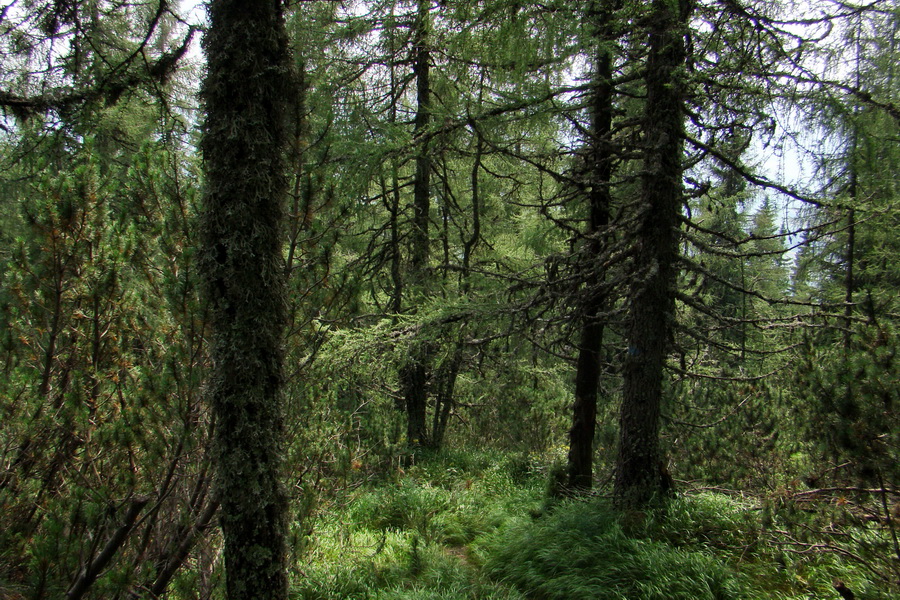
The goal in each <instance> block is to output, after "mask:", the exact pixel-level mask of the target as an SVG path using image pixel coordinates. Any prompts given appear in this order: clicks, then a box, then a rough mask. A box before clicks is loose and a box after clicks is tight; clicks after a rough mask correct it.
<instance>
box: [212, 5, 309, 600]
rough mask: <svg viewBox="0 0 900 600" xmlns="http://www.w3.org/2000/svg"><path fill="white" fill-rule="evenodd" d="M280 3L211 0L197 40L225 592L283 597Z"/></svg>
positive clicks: (283, 60)
mask: <svg viewBox="0 0 900 600" xmlns="http://www.w3.org/2000/svg"><path fill="white" fill-rule="evenodd" d="M281 7H282V3H281V2H277V1H274V0H212V1H211V2H210V3H209V18H210V27H209V30H208V33H207V34H206V36H205V39H204V47H205V50H206V55H207V64H208V68H207V75H206V79H205V81H204V85H203V99H204V101H205V107H206V122H205V127H204V132H203V134H204V135H203V141H202V146H201V147H202V150H203V158H204V168H205V172H206V189H205V194H204V203H205V204H204V207H203V212H202V215H201V236H202V237H201V244H202V246H201V252H200V268H201V274H202V277H203V283H204V287H203V290H204V294H205V300H206V301H207V303H208V304H209V309H210V319H211V325H212V332H213V335H212V340H211V347H210V352H211V356H212V358H213V363H214V366H213V370H212V373H211V376H210V381H209V394H210V397H211V403H212V409H213V414H214V418H215V420H216V428H215V436H214V442H213V448H214V457H215V464H216V471H217V472H216V487H217V497H218V498H219V499H220V501H221V509H220V524H221V527H222V532H223V535H224V540H225V550H224V560H225V571H226V593H227V597H228V598H230V599H232V600H237V599H241V600H251V599H254V598H259V599H263V598H265V599H267V600H278V599H284V598H286V597H287V576H286V568H285V567H286V552H285V537H286V536H285V532H286V523H287V522H286V508H287V502H286V495H285V492H284V490H283V488H282V485H281V482H280V480H279V474H280V471H281V457H282V456H283V416H282V406H281V397H280V394H281V387H282V382H283V378H284V376H283V350H282V341H283V340H282V337H283V332H284V326H285V320H286V308H285V300H284V298H285V270H284V260H283V258H282V242H283V230H284V224H285V223H284V221H285V219H284V206H283V205H284V200H285V197H286V191H287V178H286V167H285V154H286V149H287V139H286V132H287V131H290V129H289V127H288V126H287V116H288V114H289V111H288V102H289V98H290V97H291V94H292V90H291V82H292V75H291V67H290V64H291V63H290V60H289V52H288V44H287V35H286V33H285V26H284V20H283V15H282V10H281Z"/></svg>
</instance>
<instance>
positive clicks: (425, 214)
mask: <svg viewBox="0 0 900 600" xmlns="http://www.w3.org/2000/svg"><path fill="white" fill-rule="evenodd" d="M430 7H431V2H430V0H420V2H419V5H418V14H417V15H416V25H415V33H414V39H413V74H414V75H415V78H416V117H415V123H414V126H413V138H418V137H419V136H420V135H421V134H422V133H424V132H425V130H426V129H427V128H428V125H429V123H430V122H431V83H430V79H429V72H430V68H431V52H430V51H429V49H428V41H429V40H428V29H429V26H428V24H429V19H430V17H429V9H430ZM419 144H420V145H419V146H418V148H417V151H416V172H415V177H414V179H413V226H412V235H411V236H410V239H411V246H412V247H411V250H410V254H411V256H410V265H409V281H410V284H411V285H410V287H411V288H412V289H413V290H416V291H418V292H419V293H422V291H423V288H424V285H425V279H426V277H427V267H428V257H429V246H430V240H429V235H428V225H429V212H430V210H431V189H430V188H431V154H430V152H429V149H428V144H427V143H423V142H419ZM429 354H430V353H429V352H428V350H427V348H426V347H425V345H424V344H423V343H421V342H418V341H414V342H413V344H412V349H411V351H410V356H409V358H408V359H407V363H406V364H405V365H404V366H403V367H402V368H401V369H400V388H401V390H402V393H403V397H404V399H405V404H406V418H407V428H406V430H407V438H406V440H407V444H408V445H410V446H421V445H428V444H429V440H428V425H427V413H428V391H427V389H426V387H425V386H426V383H427V380H428V362H429V360H430V356H429Z"/></svg>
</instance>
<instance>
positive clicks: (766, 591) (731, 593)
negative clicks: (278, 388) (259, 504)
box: [292, 453, 900, 600]
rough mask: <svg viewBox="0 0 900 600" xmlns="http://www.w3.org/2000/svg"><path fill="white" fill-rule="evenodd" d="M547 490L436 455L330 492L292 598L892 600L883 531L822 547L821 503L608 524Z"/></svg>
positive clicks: (526, 470)
mask: <svg viewBox="0 0 900 600" xmlns="http://www.w3.org/2000/svg"><path fill="white" fill-rule="evenodd" d="M548 479H549V476H548V470H547V469H546V468H544V467H541V466H540V465H537V464H530V463H529V461H528V460H527V458H522V457H519V458H509V457H504V458H497V457H496V456H491V455H484V454H474V453H444V454H442V455H441V456H437V457H431V458H428V459H425V460H420V461H419V462H418V463H417V464H415V465H413V466H407V467H403V468H401V467H394V468H393V469H392V472H391V473H390V475H389V476H388V477H384V476H382V477H381V478H379V479H372V480H369V481H367V482H366V483H364V484H362V485H358V486H356V487H354V488H352V489H345V490H344V491H343V492H342V493H340V494H335V495H334V499H333V500H331V501H329V502H322V503H320V504H319V505H318V506H317V508H316V510H315V511H314V513H315V516H314V517H313V518H312V520H311V521H308V525H307V526H308V527H309V525H310V523H311V529H310V530H308V531H307V532H305V534H304V535H303V536H302V539H303V541H302V543H301V544H300V545H301V546H302V547H303V551H302V552H301V553H300V555H299V557H298V561H297V564H298V567H297V570H296V572H295V573H294V577H293V580H294V581H293V586H292V588H293V596H294V597H295V598H297V599H302V600H335V599H348V600H350V599H367V600H387V599H391V600H462V599H468V600H476V599H478V600H480V599H484V600H525V599H528V600H532V599H534V600H557V599H558V600H564V599H565V600H573V599H580V598H585V599H587V598H603V599H622V600H625V599H627V600H644V599H647V600H657V599H658V600H663V599H665V600H678V599H685V600H688V599H690V600H703V599H710V600H712V599H716V600H718V599H732V598H734V599H738V598H741V599H754V598H760V599H762V598H766V599H797V600H799V599H804V600H805V599H810V598H834V599H839V598H841V594H839V592H838V591H837V590H836V588H835V586H836V585H837V586H838V587H841V586H844V589H845V590H846V589H849V590H851V591H852V592H853V593H854V594H855V597H856V598H857V599H866V600H876V599H884V600H887V599H888V598H895V597H898V596H897V595H896V594H897V593H898V591H900V587H898V585H897V584H896V583H892V580H894V581H896V580H895V578H894V577H893V575H896V572H894V573H891V569H895V568H896V564H893V565H892V563H893V562H894V561H893V560H892V557H891V554H892V553H891V540H890V536H887V537H885V532H884V528H883V527H867V525H866V524H865V523H864V522H858V523H854V524H853V525H852V527H851V528H848V527H843V528H841V529H840V531H839V534H836V535H835V536H831V537H829V536H828V535H827V533H828V531H832V532H838V529H837V527H838V525H837V524H836V519H837V517H838V516H839V515H838V514H837V513H835V512H834V510H832V509H833V508H834V506H833V505H834V504H835V503H833V502H832V503H828V506H829V507H831V508H829V509H828V510H826V511H819V512H818V513H815V514H813V513H812V512H810V510H809V507H808V506H804V507H801V508H797V507H794V506H793V503H786V502H783V501H779V500H778V499H777V498H776V499H773V498H771V497H770V498H762V497H752V496H749V495H747V494H733V493H732V494H729V493H723V492H709V491H690V490H685V491H684V492H683V493H681V494H680V495H679V496H678V497H677V498H676V499H673V500H672V501H670V502H669V503H668V504H667V505H666V507H665V509H660V510H654V511H645V512H633V513H625V514H623V513H621V512H617V511H615V510H613V509H612V507H611V506H610V504H609V502H608V499H606V498H604V497H603V495H602V494H598V495H596V496H594V497H591V498H589V499H584V500H578V501H574V500H573V501H565V502H556V503H548V501H547V500H546V487H547V486H546V482H547V481H548ZM338 498H340V500H338ZM838 508H840V507H838ZM823 518H824V519H826V520H828V521H830V522H829V523H828V527H826V528H825V529H822V519H823ZM829 528H830V529H829ZM816 532H824V533H821V535H818V536H817V535H815V533H816ZM835 539H838V540H843V545H842V544H841V543H836V542H835V541H834V540H835ZM848 540H850V542H853V543H852V544H851V543H850V542H848ZM873 552H874V554H872V553H873ZM867 553H868V554H867ZM879 558H881V559H883V561H882V562H879ZM883 569H887V573H888V576H887V577H885V576H884V575H883V573H884V572H885V571H884V570H883ZM844 597H849V596H844Z"/></svg>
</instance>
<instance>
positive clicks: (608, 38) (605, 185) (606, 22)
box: [566, 0, 619, 491]
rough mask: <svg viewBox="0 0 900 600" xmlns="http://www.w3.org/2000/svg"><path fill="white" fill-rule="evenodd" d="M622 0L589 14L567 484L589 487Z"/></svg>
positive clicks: (596, 7) (594, 5) (602, 4)
mask: <svg viewBox="0 0 900 600" xmlns="http://www.w3.org/2000/svg"><path fill="white" fill-rule="evenodd" d="M618 4H619V2H618V1H617V0H608V1H606V0H604V1H602V2H594V3H591V5H590V8H589V18H590V19H591V22H592V26H593V28H594V38H595V39H594V40H593V41H594V45H595V50H594V54H595V58H594V61H595V65H594V74H593V82H592V84H593V89H592V92H591V96H590V98H591V100H590V106H589V111H590V127H591V129H590V131H589V139H588V140H587V146H588V151H587V152H588V154H587V165H586V170H587V173H588V175H587V182H586V183H587V185H586V187H587V190H586V196H587V204H588V218H587V226H586V231H585V235H586V237H587V240H586V242H585V250H584V251H585V254H586V255H587V256H586V260H587V261H588V262H589V266H588V269H587V270H588V282H587V287H588V289H587V290H586V291H585V294H584V295H585V299H584V301H583V306H582V308H581V312H582V313H583V314H582V324H581V332H580V334H579V340H578V357H577V359H576V363H575V365H576V366H575V368H576V371H575V402H574V404H573V407H572V427H571V429H570V430H569V454H568V461H567V469H568V473H567V483H566V485H567V487H568V488H570V489H571V490H573V491H577V490H589V489H590V488H591V486H592V481H593V456H594V431H595V428H596V420H597V396H598V393H599V387H600V375H601V351H602V348H603V329H604V323H603V321H602V318H601V313H602V312H603V311H604V308H605V306H606V304H607V302H606V295H607V294H608V291H607V290H605V289H604V286H603V285H602V280H603V277H604V274H603V272H602V267H601V264H600V263H601V262H602V259H603V254H604V251H605V249H606V248H605V244H604V239H605V238H606V237H607V235H608V232H607V231H605V230H606V228H607V226H608V225H609V220H610V206H611V204H612V189H611V179H612V174H613V160H614V158H615V149H614V146H613V140H612V130H613V109H614V96H615V89H614V86H613V81H612V78H613V61H614V57H613V53H612V51H611V46H612V44H613V42H614V38H615V33H614V29H613V28H614V24H613V23H614V21H613V13H614V11H615V9H616V5H618Z"/></svg>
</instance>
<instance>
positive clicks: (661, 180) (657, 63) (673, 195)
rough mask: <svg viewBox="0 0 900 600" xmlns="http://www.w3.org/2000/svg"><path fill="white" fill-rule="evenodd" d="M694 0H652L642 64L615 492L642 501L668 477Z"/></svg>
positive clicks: (626, 501)
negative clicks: (667, 381)
mask: <svg viewBox="0 0 900 600" xmlns="http://www.w3.org/2000/svg"><path fill="white" fill-rule="evenodd" d="M691 9H692V2H691V1H690V0H680V1H679V2H669V1H667V0H654V2H653V4H652V7H651V9H650V15H649V16H648V20H649V54H648V56H647V62H646V66H645V74H644V80H645V84H646V94H647V97H646V100H645V108H644V120H643V149H642V150H643V173H642V176H641V191H640V198H639V202H638V206H637V207H636V221H637V225H636V230H635V231H634V233H633V235H634V236H635V249H634V259H633V260H634V274H633V283H632V285H631V289H630V293H629V300H628V301H629V306H628V323H627V340H628V342H627V343H628V348H627V353H626V358H625V364H624V366H623V390H622V408H621V415H620V421H619V427H620V430H619V455H618V460H617V463H616V480H615V492H614V493H615V496H616V499H617V502H618V503H619V504H621V505H623V506H640V505H643V504H646V503H648V502H649V501H651V500H652V499H653V498H654V497H655V496H659V495H660V494H662V493H664V492H665V491H666V489H667V486H668V485H669V483H670V480H669V478H668V477H667V476H666V473H665V471H664V465H663V464H662V457H661V454H660V449H659V427H660V409H661V404H662V393H663V372H664V368H665V362H666V357H667V354H668V349H669V347H670V344H671V341H672V335H673V332H674V319H675V290H674V288H675V280H676V274H677V268H678V267H677V263H678V254H679V252H678V223H679V213H680V211H681V206H682V202H683V200H682V193H683V183H682V151H683V150H682V148H683V138H684V123H683V121H684V110H685V87H684V86H685V81H684V78H683V77H684V76H683V73H682V72H681V69H682V68H683V66H684V63H685V57H686V49H685V41H684V33H685V32H684V27H685V25H686V23H687V19H688V17H689V15H690V13H691Z"/></svg>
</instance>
